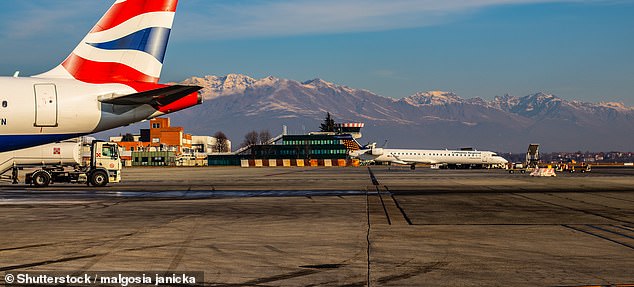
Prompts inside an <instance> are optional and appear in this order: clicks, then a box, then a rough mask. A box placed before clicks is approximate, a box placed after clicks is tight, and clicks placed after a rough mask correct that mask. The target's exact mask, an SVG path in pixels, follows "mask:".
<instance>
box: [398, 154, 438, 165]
mask: <svg viewBox="0 0 634 287" xmlns="http://www.w3.org/2000/svg"><path fill="white" fill-rule="evenodd" d="M394 158H395V159H396V160H394V161H392V162H393V163H397V164H404V165H411V164H415V163H426V164H437V162H436V161H433V160H424V159H407V160H404V159H401V158H399V157H398V156H396V155H395V156H394Z"/></svg>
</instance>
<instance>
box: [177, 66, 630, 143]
mask: <svg viewBox="0 0 634 287" xmlns="http://www.w3.org/2000/svg"><path fill="white" fill-rule="evenodd" d="M182 84H191V85H199V86H202V87H204V89H203V90H202V94H203V96H204V98H205V102H204V103H203V104H202V105H200V106H197V107H194V108H190V109H187V110H184V111H180V112H177V113H174V114H172V115H170V117H171V118H172V125H176V126H183V127H185V130H186V131H187V132H189V133H192V134H196V135H212V134H214V133H215V132H216V131H223V132H224V133H225V134H227V136H228V137H229V138H230V139H231V140H232V141H233V144H234V146H237V145H239V144H240V142H242V140H243V137H244V135H245V134H246V133H247V132H249V131H252V130H256V131H260V130H270V132H271V134H274V135H275V134H279V133H281V131H282V126H283V125H286V126H287V127H288V130H289V133H292V134H298V133H299V134H302V133H306V132H309V131H315V130H317V129H318V127H319V125H320V123H321V122H322V121H323V119H324V118H325V116H326V113H327V112H329V113H330V114H331V115H332V116H333V117H334V119H335V121H336V122H340V123H341V122H363V123H365V128H364V129H363V130H362V133H363V135H364V136H363V138H362V139H361V140H360V142H361V143H368V142H377V143H378V144H379V145H382V144H383V143H384V142H385V141H386V140H387V141H388V146H389V147H393V148H401V147H402V148H458V147H474V148H477V149H481V150H494V151H499V152H523V151H525V150H526V147H527V146H528V144H529V143H540V144H541V145H542V150H547V151H578V150H581V151H586V150H590V151H611V150H620V151H631V150H634V107H628V106H625V105H623V104H621V103H614V102H602V103H587V102H581V101H569V100H564V99H561V98H558V97H556V96H555V95H551V94H547V93H536V94H532V95H528V96H523V97H516V96H510V95H505V96H502V97H495V98H494V99H493V100H490V101H487V100H483V99H481V98H470V99H465V98H462V97H460V96H458V95H456V94H454V93H451V92H442V91H431V92H420V93H416V94H414V95H412V96H409V97H405V98H401V99H394V98H390V97H384V96H380V95H377V94H375V93H372V92H370V91H367V90H361V89H354V88H350V87H347V86H342V85H336V84H333V83H330V82H326V81H324V80H321V79H314V80H310V81H306V82H298V81H294V80H289V79H280V78H275V77H266V78H263V79H253V78H251V77H248V76H245V75H237V74H230V75H226V76H205V77H192V78H189V79H187V80H185V81H183V82H182Z"/></svg>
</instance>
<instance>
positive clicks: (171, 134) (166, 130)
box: [111, 118, 192, 155]
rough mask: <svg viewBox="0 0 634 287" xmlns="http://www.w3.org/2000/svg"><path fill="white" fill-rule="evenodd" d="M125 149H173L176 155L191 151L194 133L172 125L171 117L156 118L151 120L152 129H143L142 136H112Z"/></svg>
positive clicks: (131, 150)
mask: <svg viewBox="0 0 634 287" xmlns="http://www.w3.org/2000/svg"><path fill="white" fill-rule="evenodd" d="M111 141H115V142H117V143H118V144H119V146H121V147H122V148H123V149H124V150H125V151H130V152H133V151H149V150H150V149H153V150H160V151H173V152H175V154H176V155H181V154H183V153H190V152H191V149H192V135H191V134H187V133H185V132H184V129H183V128H182V127H172V126H170V119H169V118H156V119H152V120H150V129H149V130H141V135H140V136H134V140H133V141H130V139H128V140H127V141H126V139H124V138H123V137H121V138H116V139H115V138H112V139H111Z"/></svg>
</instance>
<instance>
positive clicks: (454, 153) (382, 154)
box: [351, 144, 508, 169]
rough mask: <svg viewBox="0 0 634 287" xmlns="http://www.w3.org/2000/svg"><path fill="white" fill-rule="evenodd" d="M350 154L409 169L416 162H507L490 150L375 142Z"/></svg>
mask: <svg viewBox="0 0 634 287" xmlns="http://www.w3.org/2000/svg"><path fill="white" fill-rule="evenodd" d="M351 156H352V157H355V158H358V159H360V160H365V161H374V162H389V163H395V164H403V165H409V166H410V168H411V169H415V168H416V164H430V165H436V166H454V167H458V166H463V167H474V166H477V167H485V168H492V167H502V166H505V165H506V164H507V163H508V161H507V160H506V159H504V158H503V157H501V156H499V155H497V154H496V153H494V152H491V151H476V150H414V149H387V148H377V147H376V144H373V145H370V146H369V147H368V148H366V149H362V150H359V151H356V152H353V153H352V154H351Z"/></svg>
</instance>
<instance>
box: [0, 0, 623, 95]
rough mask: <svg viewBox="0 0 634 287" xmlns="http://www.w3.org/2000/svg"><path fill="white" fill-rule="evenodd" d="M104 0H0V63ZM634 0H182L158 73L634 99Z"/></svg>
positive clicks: (79, 31) (34, 54) (25, 70)
mask: <svg viewBox="0 0 634 287" xmlns="http://www.w3.org/2000/svg"><path fill="white" fill-rule="evenodd" d="M113 2H114V1H111V0H82V1H76V0H20V1H2V2H1V3H0V37H1V38H2V41H1V42H0V51H2V53H1V54H0V63H2V65H1V66H0V74H1V75H11V74H13V72H14V71H16V70H20V71H21V73H22V75H32V74H36V73H39V72H43V71H46V70H48V69H50V68H52V67H53V66H55V65H56V64H58V63H59V62H60V61H62V60H63V59H64V58H65V57H66V56H67V55H68V54H69V53H70V51H71V50H72V49H73V48H74V47H75V45H76V44H77V43H78V41H79V40H81V38H82V37H83V36H84V35H85V33H86V32H87V31H88V30H90V28H91V27H92V26H93V24H94V23H95V22H96V21H97V20H98V18H99V17H101V15H102V14H103V13H104V12H105V10H107V9H108V7H109V6H110V5H111V4H112V3H113ZM633 15H634V1H622V0H620V1H619V0H594V1H574V0H568V1H565V0H563V1H549V0H516V1H509V0H445V1H431V0H391V1H387V0H383V1H380V0H320V1H314V0H311V1H309V0H266V1H265V0H181V1H180V4H179V10H178V13H177V17H176V21H175V24H174V30H173V32H172V38H171V41H170V46H169V48H168V52H167V56H166V61H165V67H164V69H163V77H162V80H163V81H164V82H166V81H179V80H182V79H185V78H187V77H189V76H194V75H195V76H202V75H224V74H227V73H241V74H246V75H250V76H252V77H257V78H261V77H265V76H268V75H273V76H276V77H283V78H290V79H295V80H299V81H304V80H309V79H313V78H322V79H324V80H327V81H331V82H335V83H337V84H342V85H347V86H350V87H354V88H363V89H368V90H371V91H374V92H376V93H378V94H381V95H384V96H391V97H395V98H400V97H404V96H408V95H411V94H413V93H415V92H417V91H428V90H443V91H452V92H456V93H457V94H459V95H461V96H462V97H465V98H471V97H482V98H485V99H491V98H493V97H494V96H496V95H504V94H506V93H509V94H512V95H516V96H524V95H528V94H532V93H536V92H540V91H543V92H547V93H553V94H555V95H557V96H559V97H562V98H565V99H578V100H583V101H590V102H599V101H618V102H624V103H625V104H627V105H634V17H633Z"/></svg>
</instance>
